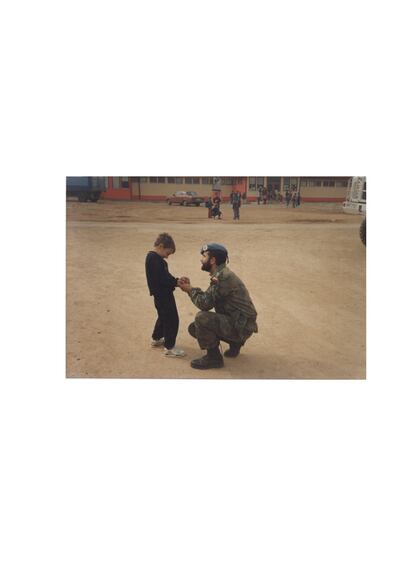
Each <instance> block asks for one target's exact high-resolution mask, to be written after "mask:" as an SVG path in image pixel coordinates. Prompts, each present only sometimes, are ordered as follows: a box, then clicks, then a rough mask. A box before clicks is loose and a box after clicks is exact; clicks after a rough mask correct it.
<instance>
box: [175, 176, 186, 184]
mask: <svg viewBox="0 0 414 570" xmlns="http://www.w3.org/2000/svg"><path fill="white" fill-rule="evenodd" d="M175 183H176V184H184V178H183V177H182V176H179V177H178V178H176V179H175Z"/></svg>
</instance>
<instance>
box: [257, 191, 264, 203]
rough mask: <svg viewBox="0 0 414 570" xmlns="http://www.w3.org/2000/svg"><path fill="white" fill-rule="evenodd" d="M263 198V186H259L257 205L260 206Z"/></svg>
mask: <svg viewBox="0 0 414 570" xmlns="http://www.w3.org/2000/svg"><path fill="white" fill-rule="evenodd" d="M262 198H263V186H259V193H258V195H257V205H258V206H260V202H261V201H262Z"/></svg>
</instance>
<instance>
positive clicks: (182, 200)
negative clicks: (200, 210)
mask: <svg viewBox="0 0 414 570" xmlns="http://www.w3.org/2000/svg"><path fill="white" fill-rule="evenodd" d="M167 203H168V205H169V206H171V204H180V206H191V205H194V206H199V205H200V204H203V203H204V198H201V197H200V196H198V194H197V192H189V191H185V190H179V191H178V192H175V193H174V194H173V195H172V196H169V197H168V198H167Z"/></svg>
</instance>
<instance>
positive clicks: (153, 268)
mask: <svg viewBox="0 0 414 570" xmlns="http://www.w3.org/2000/svg"><path fill="white" fill-rule="evenodd" d="M173 253H175V243H174V240H173V238H172V237H171V236H170V235H169V234H167V233H162V234H159V236H158V237H157V239H156V240H155V242H154V248H153V249H152V250H151V251H149V252H148V254H147V257H146V259H145V273H146V275H147V283H148V289H149V293H150V295H151V296H153V297H154V305H155V308H156V311H157V315H158V318H157V320H156V323H155V326H154V330H153V332H152V341H151V346H152V347H160V346H164V354H165V356H174V357H177V356H184V355H185V352H184V351H183V350H181V349H180V348H177V347H176V346H175V340H176V338H177V333H178V325H179V318H178V311H177V306H176V304H175V299H174V289H175V288H176V286H177V282H178V278H176V277H173V276H172V275H171V273H170V272H169V271H168V264H167V262H166V259H167V258H168V256H169V255H171V254H173Z"/></svg>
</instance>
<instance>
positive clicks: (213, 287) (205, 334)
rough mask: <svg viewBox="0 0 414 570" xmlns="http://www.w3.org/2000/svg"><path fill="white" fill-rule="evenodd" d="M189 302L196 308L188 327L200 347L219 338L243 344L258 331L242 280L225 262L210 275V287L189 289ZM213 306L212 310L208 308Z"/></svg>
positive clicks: (211, 343) (210, 344) (252, 306)
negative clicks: (196, 310)
mask: <svg viewBox="0 0 414 570" xmlns="http://www.w3.org/2000/svg"><path fill="white" fill-rule="evenodd" d="M188 295H189V296H190V298H191V300H192V302H193V303H194V305H195V306H196V307H198V308H199V309H200V312H199V313H197V315H196V317H195V321H194V322H193V323H191V325H190V326H189V327H188V330H189V332H190V334H191V335H192V336H194V337H195V338H197V340H198V343H199V345H200V348H203V349H209V348H214V347H217V346H218V343H219V342H220V340H224V341H226V342H235V343H240V344H244V343H245V341H246V340H247V339H248V338H249V337H250V336H251V335H252V334H253V333H256V332H258V328H257V323H256V318H257V312H256V309H255V308H254V305H253V303H252V300H251V299H250V295H249V292H248V291H247V289H246V286H245V285H244V283H243V282H242V280H241V279H240V278H239V277H237V275H236V274H235V273H233V271H231V270H230V269H229V268H228V267H227V266H226V264H225V263H223V264H221V265H219V266H218V267H217V270H216V271H215V273H214V274H213V275H212V276H211V280H210V287H209V288H208V289H207V291H205V292H203V291H202V290H201V289H200V288H198V287H193V288H192V289H191V290H190V291H189V292H188ZM213 308H214V309H215V312H212V311H210V309H213Z"/></svg>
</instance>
